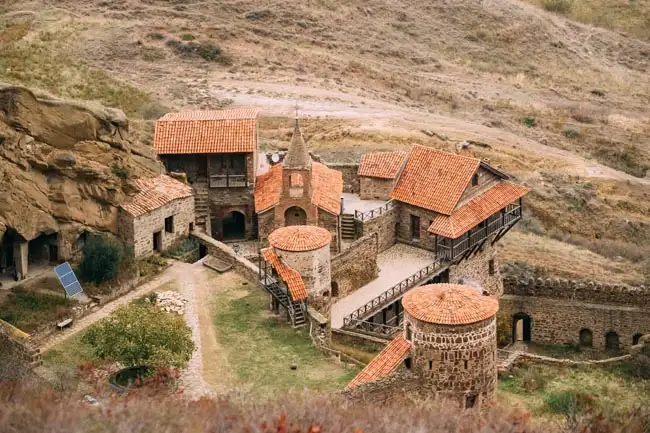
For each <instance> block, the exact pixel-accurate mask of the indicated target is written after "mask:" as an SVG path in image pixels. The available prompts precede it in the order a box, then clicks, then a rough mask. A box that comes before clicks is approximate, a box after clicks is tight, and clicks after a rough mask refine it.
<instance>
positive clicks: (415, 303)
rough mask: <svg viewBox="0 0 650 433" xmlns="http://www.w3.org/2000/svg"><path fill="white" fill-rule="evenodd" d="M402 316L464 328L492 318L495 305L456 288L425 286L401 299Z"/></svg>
mask: <svg viewBox="0 0 650 433" xmlns="http://www.w3.org/2000/svg"><path fill="white" fill-rule="evenodd" d="M402 306H403V307H404V312H405V313H406V314H408V315H409V316H411V317H413V318H415V319H417V320H422V321H423V322H428V323H435V324H439V325H467V324H470V323H476V322H480V321H481V320H485V319H487V318H490V317H492V316H494V315H495V314H496V313H497V311H498V310H499V302H498V301H497V300H496V299H494V298H492V297H490V296H484V295H482V294H479V293H478V291H477V290H476V289H475V288H473V287H468V286H462V285H460V284H429V285H426V286H420V287H417V288H415V289H413V290H411V291H409V292H407V293H406V295H404V297H403V298H402Z"/></svg>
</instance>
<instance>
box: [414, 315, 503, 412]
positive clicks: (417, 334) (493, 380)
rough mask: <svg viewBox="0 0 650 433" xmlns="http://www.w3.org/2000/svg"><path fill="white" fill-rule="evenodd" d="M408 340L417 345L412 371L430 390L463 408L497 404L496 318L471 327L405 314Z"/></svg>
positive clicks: (472, 324) (470, 325)
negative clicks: (439, 323) (494, 402)
mask: <svg viewBox="0 0 650 433" xmlns="http://www.w3.org/2000/svg"><path fill="white" fill-rule="evenodd" d="M404 326H405V330H406V331H405V333H406V338H407V339H408V340H409V341H411V342H412V343H413V348H412V350H411V368H412V369H413V371H414V372H415V373H416V374H418V375H419V376H421V377H422V378H423V380H424V381H425V382H426V383H427V388H429V389H430V390H431V393H432V394H434V393H435V394H436V395H437V396H439V397H442V398H443V399H445V400H450V401H455V402H456V403H457V404H458V406H459V407H461V408H465V407H466V405H469V404H470V403H469V399H470V398H472V396H473V397H474V399H475V403H474V405H473V406H474V407H480V406H483V405H486V404H488V403H489V402H491V401H494V399H495V398H496V387H497V362H496V361H497V340H496V317H495V316H492V317H491V318H489V319H486V320H483V321H481V322H477V323H471V324H468V325H452V326H449V325H437V324H432V323H428V322H423V321H420V320H418V319H415V318H413V317H411V316H410V315H409V314H408V313H407V312H405V313H404Z"/></svg>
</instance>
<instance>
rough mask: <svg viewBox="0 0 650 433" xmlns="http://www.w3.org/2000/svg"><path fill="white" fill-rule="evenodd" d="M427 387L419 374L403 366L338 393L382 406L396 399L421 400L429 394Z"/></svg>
mask: <svg viewBox="0 0 650 433" xmlns="http://www.w3.org/2000/svg"><path fill="white" fill-rule="evenodd" d="M425 387H426V385H425V383H424V381H422V380H421V378H420V377H419V376H418V375H417V374H415V373H414V372H413V371H410V370H408V369H406V368H405V367H403V366H401V367H398V369H397V370H396V371H395V372H393V373H392V374H390V375H388V376H386V377H383V378H381V379H378V380H375V381H373V382H366V383H363V384H361V385H358V386H355V387H354V388H346V389H344V390H342V391H339V393H338V394H339V395H341V396H343V397H345V398H346V399H348V400H351V401H355V402H363V403H366V404H367V403H370V404H372V405H375V406H381V405H384V404H390V403H394V402H395V401H400V402H407V401H409V400H410V399H413V401H414V402H415V401H416V400H420V398H422V397H424V396H426V394H427V392H426V391H427V390H426V388H425Z"/></svg>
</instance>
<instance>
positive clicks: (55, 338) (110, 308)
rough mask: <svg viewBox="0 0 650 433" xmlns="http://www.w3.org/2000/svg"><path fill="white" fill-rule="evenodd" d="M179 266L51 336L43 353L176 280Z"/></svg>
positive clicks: (175, 265) (167, 270)
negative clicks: (122, 307)
mask: <svg viewBox="0 0 650 433" xmlns="http://www.w3.org/2000/svg"><path fill="white" fill-rule="evenodd" d="M179 264H180V263H179V262H173V263H172V266H171V267H169V268H167V269H166V270H165V271H164V272H163V273H162V274H160V275H158V276H157V277H156V278H154V279H153V280H151V281H149V282H148V283H146V284H143V285H142V286H140V287H138V288H137V289H135V290H133V291H131V292H129V293H127V294H126V295H124V296H121V297H119V298H117V299H114V300H113V301H111V302H108V303H107V304H105V305H103V306H102V307H101V309H100V310H98V311H96V312H94V313H91V314H89V315H87V316H85V317H82V318H81V319H79V320H75V321H74V322H73V324H72V326H71V327H70V328H67V329H65V330H63V331H61V332H57V333H55V334H52V336H50V337H49V338H48V339H46V340H45V341H44V342H43V343H41V345H40V348H41V353H42V352H46V351H48V350H50V349H51V348H52V347H54V346H56V345H57V344H59V343H61V342H62V341H64V340H67V339H68V338H70V337H72V336H73V335H75V334H76V333H78V332H80V331H83V330H84V329H86V328H87V327H89V326H90V325H92V324H93V323H95V322H97V321H98V320H101V319H103V318H105V317H108V316H110V315H111V314H112V313H113V312H114V311H115V310H117V309H118V308H120V307H121V306H123V305H126V304H128V303H129V302H131V301H133V300H134V299H137V298H139V297H141V296H144V295H146V294H147V293H150V292H152V291H154V290H155V289H156V288H157V287H159V286H161V285H163V284H165V283H167V282H168V281H171V280H173V279H174V278H175V275H176V272H177V267H178V265H179Z"/></svg>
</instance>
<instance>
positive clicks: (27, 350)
mask: <svg viewBox="0 0 650 433" xmlns="http://www.w3.org/2000/svg"><path fill="white" fill-rule="evenodd" d="M0 352H2V354H3V355H9V356H10V357H11V358H13V359H15V360H16V361H17V362H19V363H20V364H21V365H22V366H25V367H28V368H29V369H31V368H35V367H38V366H39V365H41V354H40V350H39V349H38V345H37V344H36V343H35V342H34V341H33V339H32V338H31V336H30V335H29V334H27V333H25V332H23V331H21V330H20V329H18V328H16V327H14V326H12V325H10V324H9V323H7V322H5V321H3V320H0Z"/></svg>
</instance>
